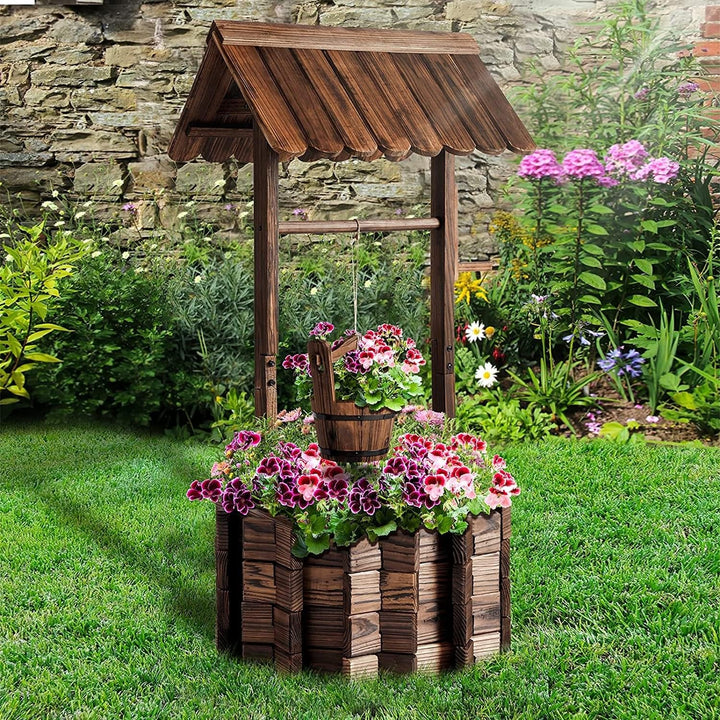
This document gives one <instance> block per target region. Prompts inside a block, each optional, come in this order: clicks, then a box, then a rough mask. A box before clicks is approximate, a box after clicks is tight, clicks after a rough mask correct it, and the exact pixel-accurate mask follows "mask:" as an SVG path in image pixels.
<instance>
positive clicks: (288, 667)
mask: <svg viewBox="0 0 720 720" xmlns="http://www.w3.org/2000/svg"><path fill="white" fill-rule="evenodd" d="M274 656H275V669H276V670H277V671H278V672H281V673H298V672H300V671H301V670H302V668H303V656H302V653H297V654H296V655H288V654H287V653H284V652H283V651H282V650H278V649H275V652H274Z"/></svg>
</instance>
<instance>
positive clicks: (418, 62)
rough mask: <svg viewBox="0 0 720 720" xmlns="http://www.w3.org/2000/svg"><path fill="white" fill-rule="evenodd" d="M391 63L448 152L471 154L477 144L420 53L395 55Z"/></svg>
mask: <svg viewBox="0 0 720 720" xmlns="http://www.w3.org/2000/svg"><path fill="white" fill-rule="evenodd" d="M390 61H391V62H393V63H394V64H395V66H396V67H397V68H398V69H399V71H400V72H401V74H402V76H403V78H404V80H405V82H406V83H407V86H408V87H409V88H410V89H411V90H412V92H413V94H414V96H415V97H416V98H417V100H418V102H419V103H420V105H421V106H422V108H423V111H424V112H425V114H426V115H427V117H428V118H429V120H430V122H431V124H432V126H433V129H434V131H435V133H436V135H437V138H438V140H439V141H440V143H442V145H443V147H444V149H445V150H447V151H448V152H451V153H453V154H455V155H468V154H469V153H471V152H472V151H473V150H474V149H475V141H474V140H473V139H472V137H470V133H468V131H467V130H466V129H465V126H464V125H463V124H462V122H460V121H459V120H458V118H457V115H456V114H455V113H454V112H453V108H452V106H451V104H450V103H448V102H442V100H441V98H442V97H443V92H442V90H441V89H440V87H439V86H438V84H437V83H436V82H435V78H434V77H433V75H432V73H431V72H430V70H429V69H428V67H427V66H426V65H425V63H423V61H422V57H421V56H420V55H417V54H409V53H408V54H402V55H393V56H391V58H390Z"/></svg>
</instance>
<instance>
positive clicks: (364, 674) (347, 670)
mask: <svg viewBox="0 0 720 720" xmlns="http://www.w3.org/2000/svg"><path fill="white" fill-rule="evenodd" d="M377 673H378V656H377V655H375V654H373V655H361V656H360V657H344V658H343V660H342V674H343V675H345V677H350V678H368V677H375V676H376V675H377Z"/></svg>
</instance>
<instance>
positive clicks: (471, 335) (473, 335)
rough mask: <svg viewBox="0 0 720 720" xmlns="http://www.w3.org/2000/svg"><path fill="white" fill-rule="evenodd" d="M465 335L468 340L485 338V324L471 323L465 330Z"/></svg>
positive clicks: (473, 340)
mask: <svg viewBox="0 0 720 720" xmlns="http://www.w3.org/2000/svg"><path fill="white" fill-rule="evenodd" d="M465 337H466V338H467V339H468V342H475V341H476V340H483V339H484V338H485V326H484V325H483V324H482V323H479V322H474V323H470V324H469V325H468V326H467V328H466V330H465Z"/></svg>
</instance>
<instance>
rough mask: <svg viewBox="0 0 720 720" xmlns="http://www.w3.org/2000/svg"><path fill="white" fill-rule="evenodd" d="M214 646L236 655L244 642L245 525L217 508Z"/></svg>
mask: <svg viewBox="0 0 720 720" xmlns="http://www.w3.org/2000/svg"><path fill="white" fill-rule="evenodd" d="M215 548H216V550H215V587H216V616H215V644H216V647H217V649H218V650H220V651H223V652H229V653H235V652H238V651H239V649H240V643H241V641H242V627H241V613H240V603H241V602H242V523H241V520H240V516H238V515H236V514H234V513H233V514H230V515H229V514H227V513H226V512H225V511H224V510H223V509H222V507H221V506H216V508H215Z"/></svg>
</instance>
